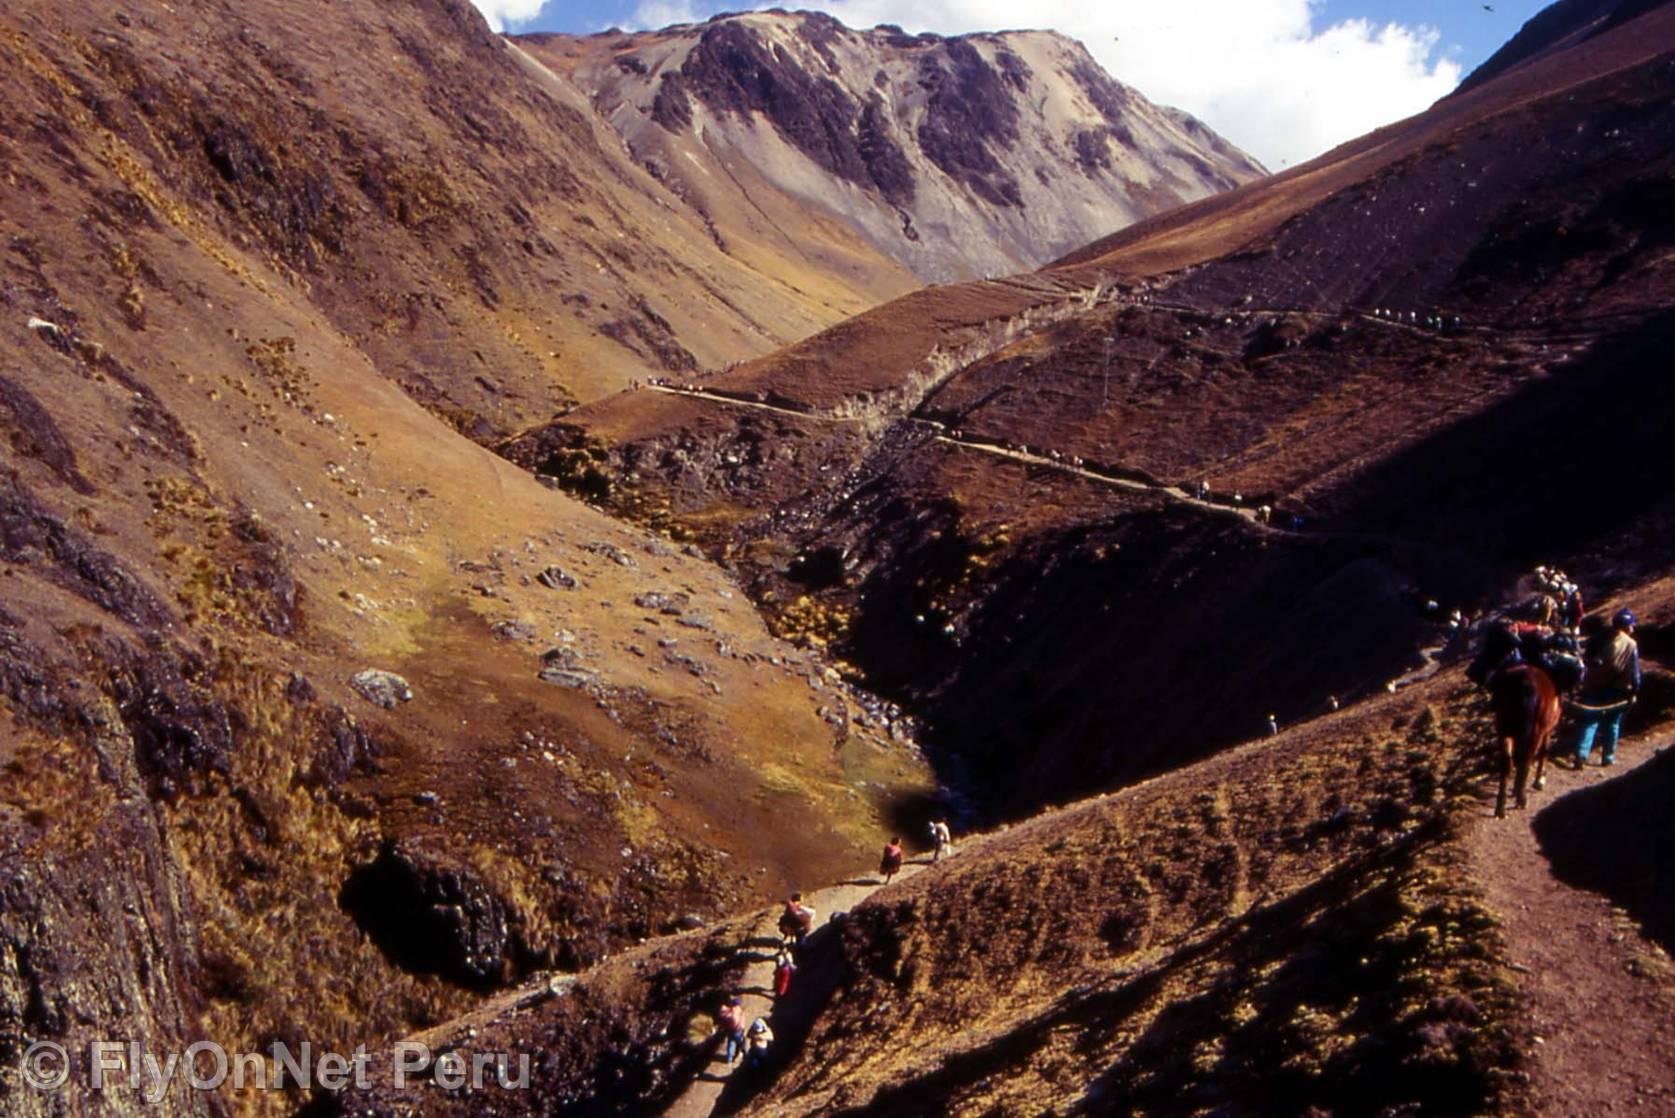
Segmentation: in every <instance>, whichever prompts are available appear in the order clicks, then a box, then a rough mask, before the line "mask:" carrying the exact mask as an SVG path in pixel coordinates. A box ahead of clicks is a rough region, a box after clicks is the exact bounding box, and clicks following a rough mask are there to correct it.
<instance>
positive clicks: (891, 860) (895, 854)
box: [878, 837, 902, 885]
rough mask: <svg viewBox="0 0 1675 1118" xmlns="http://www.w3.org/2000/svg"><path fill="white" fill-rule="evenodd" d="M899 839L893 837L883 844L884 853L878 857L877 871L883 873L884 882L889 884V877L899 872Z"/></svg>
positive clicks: (900, 855) (900, 854)
mask: <svg viewBox="0 0 1675 1118" xmlns="http://www.w3.org/2000/svg"><path fill="white" fill-rule="evenodd" d="M901 858H902V850H901V839H900V838H899V837H898V838H893V839H891V840H890V841H889V842H887V843H885V844H884V854H883V856H882V857H881V858H879V859H878V872H879V873H881V874H883V875H884V884H886V885H888V884H890V879H891V878H892V877H894V876H896V874H898V873H900V872H901Z"/></svg>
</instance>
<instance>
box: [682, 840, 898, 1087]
mask: <svg viewBox="0 0 1675 1118" xmlns="http://www.w3.org/2000/svg"><path fill="white" fill-rule="evenodd" d="M929 865H930V855H928V854H921V855H917V856H915V857H914V858H913V859H912V860H911V861H908V862H906V863H905V864H904V865H903V866H902V870H901V872H900V873H899V874H897V875H896V877H895V880H896V881H905V880H906V879H907V878H910V877H912V876H914V875H915V874H918V873H921V872H923V871H924V870H925V869H926V868H927V867H928V866H929ZM881 888H883V878H881V877H880V876H879V875H878V874H876V873H873V874H864V875H860V876H858V877H855V878H853V879H852V880H850V881H845V882H842V883H840V884H837V885H833V886H831V887H830V888H827V889H821V890H819V891H818V892H814V893H807V894H805V895H804V901H805V902H806V903H807V904H809V905H810V906H811V907H812V908H813V909H814V915H815V931H817V932H818V931H819V930H820V929H821V928H824V927H826V926H827V925H828V924H829V923H830V922H831V918H832V914H833V913H838V912H848V911H849V910H850V909H852V908H854V907H855V906H856V905H857V904H859V903H860V902H861V901H863V900H865V899H866V898H868V897H870V896H871V895H872V894H873V893H875V892H877V891H878V890H879V889H881ZM779 913H780V908H779V907H778V906H776V907H774V908H773V909H770V910H768V911H767V912H764V913H763V914H762V916H761V919H760V920H758V921H757V923H756V925H755V927H754V928H753V929H752V930H751V934H750V938H749V939H748V940H747V941H746V942H744V943H741V944H740V945H739V952H740V953H741V954H744V955H746V956H747V957H749V958H750V959H751V962H750V965H749V966H748V967H747V968H746V969H745V972H744V978H743V980H742V981H741V982H740V984H739V990H738V993H739V994H740V996H741V997H742V999H743V1001H744V1009H745V1021H746V1022H751V1021H754V1020H756V1018H758V1017H767V1016H769V1015H770V1014H772V1013H773V1010H774V999H773V997H772V994H771V991H772V990H773V969H774V964H773V955H772V951H773V949H772V948H770V947H764V946H761V945H762V944H765V943H767V942H768V941H770V940H778V939H779V931H778V927H777V925H778V923H779ZM802 965H803V967H804V968H805V969H806V967H807V965H808V964H807V962H806V961H804V962H803V964H802ZM804 977H805V976H804V975H803V974H801V973H799V974H798V976H797V978H796V979H794V980H793V983H792V988H791V992H790V993H789V994H787V995H786V996H787V998H788V999H795V998H797V996H798V994H799V992H800V984H801V983H802V981H803V980H804ZM720 993H721V991H717V994H718V995H719V994H720ZM779 1039H783V1033H781V1034H780V1036H779V1037H776V1043H777V1041H778V1040H779ZM711 1043H712V1044H713V1046H714V1048H713V1051H712V1052H711V1055H710V1064H709V1067H708V1069H706V1070H705V1071H704V1073H703V1074H701V1075H699V1076H698V1078H697V1079H695V1080H693V1082H692V1084H691V1086H689V1087H688V1088H687V1089H686V1091H685V1093H683V1094H682V1095H681V1096H680V1098H678V1099H676V1100H675V1101H674V1103H673V1104H672V1105H671V1106H670V1107H669V1109H667V1110H665V1111H664V1112H663V1113H664V1115H665V1118H708V1116H709V1115H711V1114H716V1113H720V1112H721V1111H719V1110H718V1104H719V1103H720V1102H721V1098H722V1093H723V1091H725V1090H726V1088H727V1085H728V1083H729V1082H731V1080H732V1077H733V1075H734V1073H735V1072H738V1073H739V1074H741V1075H742V1074H745V1073H744V1072H743V1071H742V1069H743V1067H744V1061H743V1060H742V1059H741V1060H740V1061H739V1062H738V1063H736V1064H734V1065H732V1066H731V1067H729V1066H728V1065H727V1064H725V1063H723V1062H722V1041H721V1038H720V1037H719V1036H718V1037H716V1038H715V1039H714V1040H713V1041H712V1042H711Z"/></svg>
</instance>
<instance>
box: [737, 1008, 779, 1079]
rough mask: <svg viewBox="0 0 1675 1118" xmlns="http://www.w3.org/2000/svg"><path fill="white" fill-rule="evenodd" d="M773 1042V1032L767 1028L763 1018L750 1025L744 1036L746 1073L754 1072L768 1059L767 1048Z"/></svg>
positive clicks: (765, 1019) (765, 1020)
mask: <svg viewBox="0 0 1675 1118" xmlns="http://www.w3.org/2000/svg"><path fill="white" fill-rule="evenodd" d="M773 1042H774V1031H773V1029H771V1028H769V1027H768V1021H767V1018H765V1017H758V1018H757V1019H756V1020H754V1021H752V1022H751V1023H750V1032H749V1033H748V1034H746V1036H745V1049H746V1050H745V1057H744V1067H745V1070H746V1071H755V1070H756V1069H757V1068H759V1067H761V1066H762V1064H763V1063H764V1062H765V1061H766V1060H767V1058H768V1046H769V1045H771V1044H773Z"/></svg>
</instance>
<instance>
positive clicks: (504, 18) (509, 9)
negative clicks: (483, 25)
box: [471, 0, 547, 31]
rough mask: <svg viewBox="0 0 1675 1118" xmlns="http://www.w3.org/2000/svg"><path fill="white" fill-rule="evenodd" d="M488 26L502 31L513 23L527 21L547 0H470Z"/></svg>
mask: <svg viewBox="0 0 1675 1118" xmlns="http://www.w3.org/2000/svg"><path fill="white" fill-rule="evenodd" d="M471 2H472V3H473V4H475V5H476V6H477V10H478V11H479V12H482V13H483V18H484V19H486V20H488V21H489V26H490V27H492V28H494V29H495V30H496V31H504V30H506V28H507V27H508V26H510V25H511V24H514V23H528V22H529V21H530V20H532V19H534V18H535V17H536V16H538V15H540V14H541V9H542V7H544V6H545V5H546V2H547V0H471Z"/></svg>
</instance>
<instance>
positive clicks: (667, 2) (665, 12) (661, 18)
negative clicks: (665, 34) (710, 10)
mask: <svg viewBox="0 0 1675 1118" xmlns="http://www.w3.org/2000/svg"><path fill="white" fill-rule="evenodd" d="M703 18H704V16H703V15H702V14H700V13H699V12H698V11H697V10H696V9H694V8H693V6H692V0H641V3H640V6H639V7H637V8H635V9H634V18H633V19H632V20H630V21H629V26H631V27H633V28H635V29H652V30H655V29H656V28H659V27H668V26H669V25H670V24H675V23H697V22H698V21H699V20H701V19H703Z"/></svg>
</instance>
